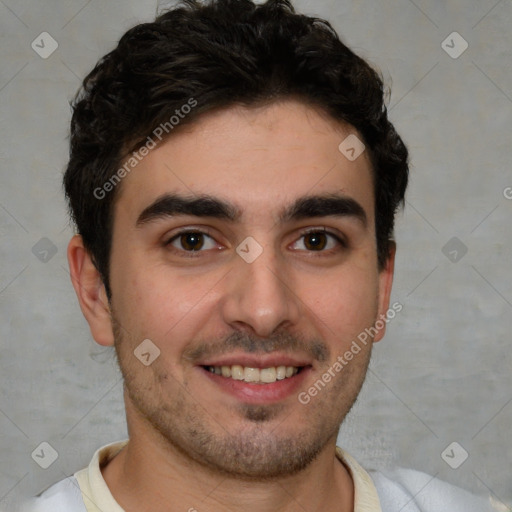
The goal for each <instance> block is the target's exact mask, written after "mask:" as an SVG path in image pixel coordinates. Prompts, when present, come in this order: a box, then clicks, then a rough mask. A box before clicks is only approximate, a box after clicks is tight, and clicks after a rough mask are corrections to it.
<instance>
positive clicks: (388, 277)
mask: <svg viewBox="0 0 512 512" xmlns="http://www.w3.org/2000/svg"><path fill="white" fill-rule="evenodd" d="M395 254H396V243H395V242H394V241H392V240H391V241H390V242H389V254H388V259H387V261H386V265H385V267H384V268H383V269H382V270H381V271H380V273H379V296H378V299H379V307H378V313H377V318H376V320H375V328H376V329H377V331H378V332H377V333H376V334H375V336H374V338H373V341H374V342H377V341H380V340H381V339H382V338H383V337H384V334H385V332H386V316H387V312H388V310H389V300H390V297H391V287H392V285H393V274H394V271H395Z"/></svg>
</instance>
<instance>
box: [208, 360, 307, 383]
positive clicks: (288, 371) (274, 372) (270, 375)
mask: <svg viewBox="0 0 512 512" xmlns="http://www.w3.org/2000/svg"><path fill="white" fill-rule="evenodd" d="M207 368H208V370H209V371H210V372H212V373H215V374H216V375H222V376H223V377H227V378H231V379H235V380H244V381H245V382H263V383H265V384H270V383H272V382H275V381H276V380H283V379H286V378H288V377H292V376H293V375H295V374H296V373H297V372H298V371H299V369H298V368H297V367H295V366H271V367H270V368H250V367H248V366H240V365H238V364H234V365H232V366H208V367H207Z"/></svg>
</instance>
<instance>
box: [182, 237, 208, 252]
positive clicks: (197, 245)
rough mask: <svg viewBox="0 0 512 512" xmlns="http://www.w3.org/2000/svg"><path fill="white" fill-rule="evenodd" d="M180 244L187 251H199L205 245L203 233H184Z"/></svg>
mask: <svg viewBox="0 0 512 512" xmlns="http://www.w3.org/2000/svg"><path fill="white" fill-rule="evenodd" d="M180 243H181V246H182V247H183V249H185V250H186V251H199V250H200V249H201V248H202V247H203V245H204V235H203V234H202V233H183V234H181V235H180Z"/></svg>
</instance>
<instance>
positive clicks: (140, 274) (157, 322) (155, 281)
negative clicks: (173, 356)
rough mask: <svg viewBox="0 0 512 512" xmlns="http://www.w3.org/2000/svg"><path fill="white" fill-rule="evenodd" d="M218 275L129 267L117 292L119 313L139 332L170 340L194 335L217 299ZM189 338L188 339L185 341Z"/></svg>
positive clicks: (122, 318) (163, 268)
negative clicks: (185, 273)
mask: <svg viewBox="0 0 512 512" xmlns="http://www.w3.org/2000/svg"><path fill="white" fill-rule="evenodd" d="M213 277H214V276H190V275H183V274H182V275H180V273H179V272H176V271H173V272H170V271H169V269H167V268H166V267H165V266H163V265H155V266H153V267H150V266H148V265H147V263H146V265H141V266H139V267H136V266H135V265H133V266H132V267H131V268H130V267H126V268H125V274H124V276H123V279H122V281H121V282H119V286H117V287H116V289H115V291H114V290H113V292H114V293H115V294H116V296H117V298H118V299H119V300H116V313H117V315H118V316H119V320H120V321H121V322H124V323H125V324H126V328H127V329H130V331H131V332H133V333H137V335H138V336H139V337H140V336H144V337H148V338H150V339H151V337H153V338H154V339H155V340H161V341H162V342H164V341H165V342H168V341H169V340H171V339H174V338H176V337H179V338H180V339H181V338H183V335H184V334H185V333H187V336H188V337H190V336H191V335H193V333H194V332H195V331H196V330H197V329H198V328H199V326H200V325H202V324H203V319H202V317H204V316H205V315H206V314H207V312H208V311H211V308H212V306H213V304H212V303H213V302H214V301H215V300H217V299H216V298H215V293H216V289H217V288H218V286H216V283H217V282H218V281H219V279H218V278H216V279H215V278H213ZM184 341H185V340H184Z"/></svg>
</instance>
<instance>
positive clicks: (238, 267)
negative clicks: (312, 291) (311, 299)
mask: <svg viewBox="0 0 512 512" xmlns="http://www.w3.org/2000/svg"><path fill="white" fill-rule="evenodd" d="M290 274H291V273H290V272H289V269H287V268H286V265H285V262H279V261H278V258H276V256H275V255H274V254H272V251H271V250H270V249H265V250H264V252H263V253H262V254H261V255H260V256H259V257H258V258H257V259H256V260H255V261H253V262H252V263H247V262H246V261H244V260H243V259H242V258H238V257H237V259H236V261H235V263H234V267H233V269H232V271H231V272H229V274H228V275H227V286H226V289H225V296H224V301H223V305H222V310H223V311H222V312H223V317H224V321H225V322H226V323H227V324H229V325H231V326H232V327H233V328H235V329H237V330H246V331H249V332H251V333H252V334H255V335H257V336H261V337H267V336H269V335H270V334H272V333H273V332H274V331H276V330H278V329H280V328H285V327H290V326H292V325H295V324H297V322H298V321H299V319H300V317H301V304H302V303H301V301H300V299H299V297H298V296H297V294H296V293H297V290H296V286H295V282H294V279H293V277H292V276H291V275H290Z"/></svg>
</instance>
